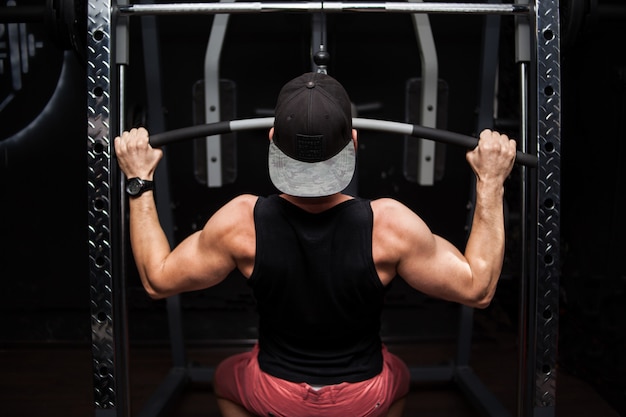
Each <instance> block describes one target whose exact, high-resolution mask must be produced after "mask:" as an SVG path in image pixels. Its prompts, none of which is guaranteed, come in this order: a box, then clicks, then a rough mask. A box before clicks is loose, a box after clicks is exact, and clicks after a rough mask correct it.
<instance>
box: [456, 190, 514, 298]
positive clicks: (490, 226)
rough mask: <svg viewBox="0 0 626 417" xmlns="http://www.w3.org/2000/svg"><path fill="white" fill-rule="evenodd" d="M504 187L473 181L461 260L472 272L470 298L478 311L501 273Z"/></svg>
mask: <svg viewBox="0 0 626 417" xmlns="http://www.w3.org/2000/svg"><path fill="white" fill-rule="evenodd" d="M503 198H504V185H503V184H502V183H501V182H499V181H480V180H478V181H477V184H476V204H475V207H474V216H473V220H472V229H471V232H470V236H469V239H468V241H467V246H466V249H465V258H466V259H467V261H468V263H469V265H470V269H471V271H472V294H474V296H473V298H474V299H475V302H476V305H477V306H478V307H486V306H487V305H489V303H490V301H491V299H492V298H493V295H494V293H495V290H496V286H497V283H498V279H499V277H500V274H501V271H502V264H503V260H504V249H505V231H504V206H503Z"/></svg>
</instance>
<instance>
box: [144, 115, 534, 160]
mask: <svg viewBox="0 0 626 417" xmlns="http://www.w3.org/2000/svg"><path fill="white" fill-rule="evenodd" d="M273 125H274V118H273V117H258V118H251V119H239V120H231V121H221V122H216V123H207V124H202V125H196V126H190V127H184V128H181V129H175V130H170V131H167V132H163V133H156V134H152V135H151V136H150V145H152V146H154V147H161V146H164V145H168V144H171V143H175V142H181V141H184V140H188V139H194V138H201V137H205V136H213V135H222V134H226V133H231V132H237V131H241V130H254V129H269V128H271V127H272V126H273ZM352 126H353V127H354V128H355V129H363V130H375V131H382V132H388V133H396V134H400V135H405V136H413V137H417V138H422V139H430V140H434V141H436V142H441V143H445V144H449V145H456V146H460V147H463V148H466V149H473V148H475V147H476V145H478V139H477V138H475V137H472V136H468V135H462V134H460V133H454V132H450V131H447V130H442V129H435V128H431V127H425V126H420V125H414V124H409V123H400V122H392V121H388V120H378V119H364V118H353V119H352ZM515 162H516V163H518V164H521V165H525V166H528V167H536V166H537V162H538V161H537V157H536V156H534V155H531V154H527V153H523V152H521V151H517V153H516V155H515Z"/></svg>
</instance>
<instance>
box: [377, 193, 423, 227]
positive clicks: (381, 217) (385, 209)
mask: <svg viewBox="0 0 626 417" xmlns="http://www.w3.org/2000/svg"><path fill="white" fill-rule="evenodd" d="M371 206H372V212H373V213H374V219H375V220H377V221H378V224H379V225H384V226H386V227H391V226H394V225H397V224H401V221H402V220H403V219H406V218H407V217H408V218H416V217H417V215H416V214H415V213H414V212H413V211H412V210H411V209H409V208H408V207H407V206H405V205H404V204H402V203H401V202H399V201H398V200H394V199H393V198H379V199H377V200H372V202H371Z"/></svg>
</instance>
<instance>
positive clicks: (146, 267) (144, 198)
mask: <svg viewBox="0 0 626 417" xmlns="http://www.w3.org/2000/svg"><path fill="white" fill-rule="evenodd" d="M129 208H130V221H129V228H130V243H131V247H132V250H133V256H134V258H135V263H136V265H137V270H138V271H139V277H140V278H141V282H142V284H143V286H144V288H145V289H146V291H147V292H148V294H149V295H150V296H151V297H153V298H159V297H160V291H159V285H158V283H157V282H156V277H158V273H159V272H160V271H162V270H163V266H164V261H165V258H166V257H167V256H168V255H169V254H170V252H171V248H170V244H169V241H168V240H167V236H166V235H165V232H164V231H163V228H162V227H161V223H160V222H159V216H158V213H157V209H156V204H155V202H154V197H153V194H152V192H151V191H149V192H145V193H144V194H142V195H141V196H139V197H136V198H132V199H130V200H129Z"/></svg>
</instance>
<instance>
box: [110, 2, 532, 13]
mask: <svg viewBox="0 0 626 417" xmlns="http://www.w3.org/2000/svg"><path fill="white" fill-rule="evenodd" d="M117 10H118V12H119V13H120V14H122V15H157V14H168V15H169V14H202V13H204V14H220V13H228V14H234V13H259V12H318V11H321V12H331V13H332V12H390V13H430V14H439V13H450V14H500V15H518V14H527V13H529V12H530V6H529V5H528V4H493V3H436V2H425V3H421V2H420V3H412V2H336V1H329V2H324V1H322V2H282V3H281V2H277V3H272V2H227V3H222V2H215V3H162V4H129V5H120V6H118V8H117Z"/></svg>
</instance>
